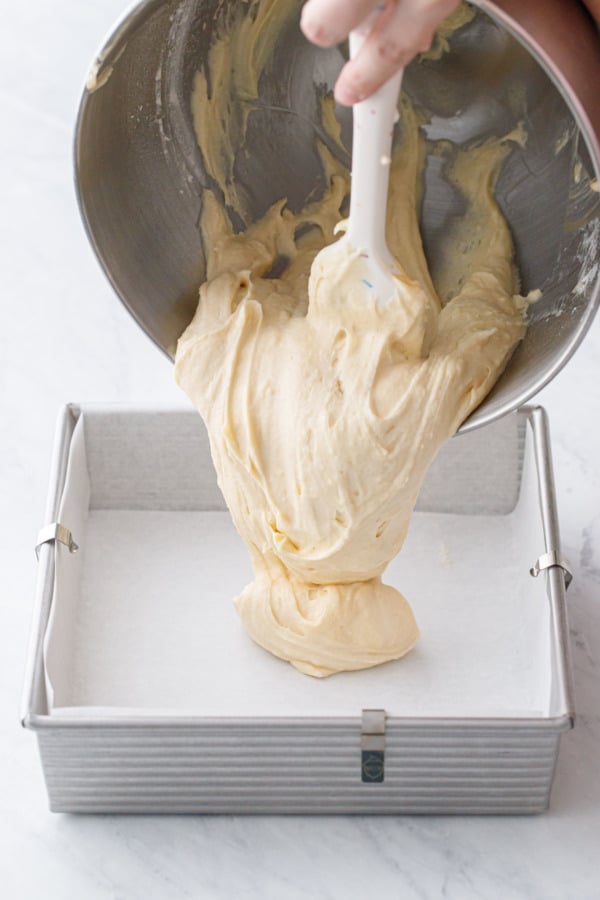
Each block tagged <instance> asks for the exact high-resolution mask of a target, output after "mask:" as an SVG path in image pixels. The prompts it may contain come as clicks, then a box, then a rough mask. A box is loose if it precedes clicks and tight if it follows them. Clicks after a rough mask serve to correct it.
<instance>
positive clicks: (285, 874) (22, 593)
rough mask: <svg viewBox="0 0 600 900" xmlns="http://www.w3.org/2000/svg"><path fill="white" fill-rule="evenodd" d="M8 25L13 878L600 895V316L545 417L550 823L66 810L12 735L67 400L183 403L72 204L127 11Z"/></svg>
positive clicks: (7, 459) (32, 750) (4, 384)
mask: <svg viewBox="0 0 600 900" xmlns="http://www.w3.org/2000/svg"><path fill="white" fill-rule="evenodd" d="M5 6H6V8H4V9H3V13H2V19H3V48H2V56H1V60H0V66H1V67H2V77H1V78H0V115H1V120H2V122H3V129H4V130H3V140H2V142H1V143H0V157H1V161H2V165H0V196H2V206H3V210H2V212H3V215H2V216H1V217H0V255H1V259H2V266H1V271H2V273H3V277H4V289H3V295H2V300H1V301H0V327H1V333H2V335H3V345H2V353H1V355H0V410H1V412H0V416H1V419H0V420H1V422H2V439H1V440H0V498H1V503H2V512H3V515H2V516H1V517H0V560H1V572H2V602H1V603H0V635H1V638H0V640H1V658H2V668H1V670H0V671H1V676H0V705H1V716H0V730H1V733H0V773H1V774H0V798H1V799H0V847H1V850H0V883H1V884H2V886H3V895H4V896H6V897H9V898H11V900H12V898H15V900H29V898H32V900H33V898H36V900H37V898H39V897H43V898H44V900H59V898H60V900H62V898H65V897H71V896H73V897H81V898H85V900H100V898H114V900H138V898H139V900H155V898H156V900H170V898H188V897H189V898H257V900H258V898H261V900H304V898H315V897H318V898H319V900H340V898H343V900H355V898H356V900H359V898H360V900H364V898H365V897H367V896H369V897H377V896H379V897H382V898H388V897H390V898H392V897H393V898H396V897H397V898H402V900H411V898H415V900H421V898H423V900H438V898H449V900H479V898H493V900H495V898H499V900H597V898H599V897H600V854H599V853H598V835H599V834H600V767H599V765H598V758H599V752H600V667H599V659H600V604H599V603H598V597H599V595H600V550H599V546H600V516H599V512H598V510H599V509H600V504H599V501H600V467H599V466H598V460H599V459H600V420H599V419H598V416H597V411H598V409H599V408H600V319H599V320H597V322H596V324H595V325H594V326H593V328H592V330H591V332H590V334H589V335H588V337H587V338H586V340H585V342H584V344H583V346H582V347H581V349H580V350H579V351H578V353H577V354H576V356H575V358H574V359H573V360H572V361H571V362H570V364H569V365H568V367H567V369H566V370H565V371H564V372H563V373H562V374H561V375H560V376H559V377H558V378H557V379H556V380H555V381H554V382H553V383H552V385H550V386H549V387H548V388H547V389H546V390H545V391H544V392H543V393H542V394H541V395H540V397H539V400H540V402H542V403H544V405H545V406H546V407H547V409H548V411H549V413H550V417H551V428H552V434H553V439H554V462H555V472H556V483H557V491H558V502H559V511H560V516H561V529H562V537H563V545H564V553H565V555H566V556H567V557H568V558H569V559H570V560H571V563H572V564H573V567H574V574H575V581H574V583H573V586H572V588H571V590H570V591H569V611H570V627H571V635H572V648H573V659H574V676H575V688H576V701H577V710H578V721H577V727H576V729H575V730H574V731H573V732H572V733H570V734H566V735H565V736H564V737H563V740H562V749H561V754H560V759H559V764H558V770H557V774H556V781H555V787H554V791H553V795H552V803H551V808H550V811H549V812H548V813H547V814H546V815H544V816H540V817H535V818H480V819H477V818H470V819H469V818H397V817H390V818H362V817H354V818H352V817H348V818H340V817H333V818H323V819H317V818H308V817H300V818H284V817H278V818H242V817H217V818H202V817H183V816H182V817H166V818H161V817H122V818H119V817H116V816H89V817H73V816H54V815H52V814H50V813H49V812H48V811H47V805H46V796H45V791H44V786H43V781H42V775H41V771H40V767H39V761H38V758H37V748H36V746H35V740H34V738H33V737H32V735H31V734H29V733H26V732H24V731H23V730H22V729H21V728H20V726H19V722H18V710H19V698H20V690H21V683H22V678H23V668H24V660H25V656H26V650H27V642H28V637H29V624H30V615H31V603H32V596H33V586H34V579H35V556H34V553H33V545H34V542H35V536H36V533H37V530H38V528H39V526H40V525H41V524H42V518H43V514H44V502H45V499H44V498H45V492H46V487H47V480H48V469H49V464H50V453H51V447H52V440H53V429H54V421H55V417H56V413H57V410H58V408H59V406H60V405H62V404H63V403H65V402H67V401H70V400H78V401H83V400H86V401H89V400H103V401H111V400H141V401H155V402H159V403H163V402H167V403H174V404H183V403H184V402H185V401H184V400H183V398H182V397H181V395H180V394H179V391H178V390H177V389H176V388H175V386H174V385H173V383H172V377H171V371H170V367H169V364H168V363H167V362H166V361H165V360H164V359H163V358H162V357H161V355H160V354H159V353H158V352H157V351H156V350H155V348H154V347H153V346H152V345H151V343H150V342H149V341H148V340H147V339H146V338H145V337H144V336H143V335H142V334H141V332H139V331H138V329H137V327H136V326H135V325H134V323H133V321H132V320H130V319H129V317H128V315H127V314H126V312H125V311H124V310H123V309H122V308H121V306H120V305H119V304H118V303H117V302H116V300H115V298H114V296H113V294H112V291H111V289H110V287H109V286H108V284H107V283H106V282H105V280H104V277H103V276H102V274H101V272H100V270H99V268H98V266H97V264H96V262H95V260H94V258H93V255H92V252H91V250H90V249H89V247H88V245H87V240H86V238H85V236H84V233H83V229H82V227H81V225H80V222H79V215H78V212H77V208H76V203H75V199H74V195H73V189H72V174H71V134H72V123H73V120H74V115H75V109H76V104H77V100H78V96H79V90H80V86H81V84H82V83H83V80H84V77H85V74H86V71H87V67H88V64H89V62H90V60H91V59H92V57H93V55H94V53H95V51H96V49H97V47H98V45H99V43H100V40H101V39H102V37H103V35H104V34H105V33H106V31H107V30H108V29H109V27H110V26H111V24H112V22H113V21H114V20H115V19H116V18H117V16H119V15H120V14H121V13H122V11H123V8H124V6H125V3H124V0H102V2H101V3H82V2H80V0H55V2H54V3H47V2H43V0H29V2H28V3H12V4H7V5H5Z"/></svg>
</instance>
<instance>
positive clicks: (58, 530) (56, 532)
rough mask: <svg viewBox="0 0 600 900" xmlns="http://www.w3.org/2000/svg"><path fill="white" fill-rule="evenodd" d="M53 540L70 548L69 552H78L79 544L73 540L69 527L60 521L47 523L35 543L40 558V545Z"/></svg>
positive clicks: (36, 552) (36, 553)
mask: <svg viewBox="0 0 600 900" xmlns="http://www.w3.org/2000/svg"><path fill="white" fill-rule="evenodd" d="M52 541H58V542H59V543H60V544H64V545H65V547H68V548H69V553H77V551H78V550H79V545H78V544H76V543H75V541H74V540H73V535H72V534H71V532H70V531H69V529H68V528H65V526H64V525H61V524H60V522H52V524H51V525H46V526H45V527H44V528H42V530H41V531H40V533H39V534H38V539H37V544H36V545H35V555H36V556H37V558H38V559H39V558H40V547H41V546H42V545H43V544H49V543H51V542H52Z"/></svg>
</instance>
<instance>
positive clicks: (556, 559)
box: [529, 550, 573, 590]
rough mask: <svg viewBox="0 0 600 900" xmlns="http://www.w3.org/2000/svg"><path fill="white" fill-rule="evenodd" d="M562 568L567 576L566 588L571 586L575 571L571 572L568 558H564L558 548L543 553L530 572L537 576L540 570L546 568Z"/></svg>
mask: <svg viewBox="0 0 600 900" xmlns="http://www.w3.org/2000/svg"><path fill="white" fill-rule="evenodd" d="M554 567H556V568H559V569H562V571H563V575H564V576H565V590H566V589H567V588H568V587H569V585H570V584H571V582H572V581H573V573H572V572H571V568H570V566H569V564H568V563H567V562H566V560H564V559H562V557H560V556H559V555H558V553H557V552H556V550H550V551H549V552H548V553H542V555H541V556H540V558H539V559H538V560H537V562H535V563H534V565H533V566H532V567H531V569H530V570H529V574H530V575H533V577H534V578H537V577H538V575H539V574H540V572H543V571H544V569H552V568H554Z"/></svg>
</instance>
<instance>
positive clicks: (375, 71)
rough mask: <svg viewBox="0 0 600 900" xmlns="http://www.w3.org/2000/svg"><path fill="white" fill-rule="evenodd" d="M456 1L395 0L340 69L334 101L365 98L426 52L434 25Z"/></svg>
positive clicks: (453, 7)
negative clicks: (388, 13) (396, 0)
mask: <svg viewBox="0 0 600 900" xmlns="http://www.w3.org/2000/svg"><path fill="white" fill-rule="evenodd" d="M458 5H459V3H458V0H398V3H397V5H396V6H395V7H393V8H392V11H391V15H390V16H383V15H382V16H381V17H380V18H379V19H377V20H376V21H375V24H374V25H373V27H372V29H371V31H370V32H369V34H368V36H367V38H366V39H365V42H364V44H363V45H362V47H361V48H360V50H359V52H358V53H357V55H356V57H355V58H354V59H352V60H350V62H349V63H347V64H346V65H345V66H344V68H343V69H342V73H341V75H340V77H339V79H338V81H337V84H336V86H335V98H336V100H337V101H338V102H339V103H343V104H344V105H345V106H351V105H352V104H353V103H356V102H357V101H359V100H364V98H365V97H369V96H370V95H371V94H372V93H374V91H376V90H377V89H378V88H380V87H381V85H382V84H384V83H385V82H386V81H387V80H388V79H389V78H391V77H392V75H394V74H395V73H396V72H397V71H398V70H399V69H401V68H403V67H404V66H406V65H408V63H409V62H410V61H411V59H412V58H413V57H414V56H416V54H417V53H419V52H421V51H423V50H428V49H429V47H430V46H431V41H432V38H433V35H434V33H435V30H436V28H437V26H438V25H439V24H440V22H442V21H443V19H445V18H446V16H448V15H450V13H451V12H453V11H454V10H455V9H456V8H457V6H458Z"/></svg>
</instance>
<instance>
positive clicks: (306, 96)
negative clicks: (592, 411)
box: [75, 0, 600, 431]
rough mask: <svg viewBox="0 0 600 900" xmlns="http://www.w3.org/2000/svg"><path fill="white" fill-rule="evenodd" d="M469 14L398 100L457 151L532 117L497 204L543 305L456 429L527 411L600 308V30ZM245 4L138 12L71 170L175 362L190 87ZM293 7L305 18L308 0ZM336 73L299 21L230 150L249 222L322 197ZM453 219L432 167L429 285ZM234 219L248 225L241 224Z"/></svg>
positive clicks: (579, 19) (191, 294)
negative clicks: (273, 208) (325, 99)
mask: <svg viewBox="0 0 600 900" xmlns="http://www.w3.org/2000/svg"><path fill="white" fill-rule="evenodd" d="M253 2H256V0H253ZM476 5H477V6H478V7H479V9H478V10H477V14H476V16H475V18H474V19H473V20H472V21H471V22H470V23H469V24H467V25H465V26H464V27H463V28H462V29H460V30H458V31H457V32H456V33H455V34H454V36H453V37H452V39H451V50H450V52H449V53H447V54H445V55H444V56H443V57H442V58H441V59H440V60H438V61H433V60H421V61H416V62H414V63H413V64H412V65H411V66H410V67H409V68H408V70H407V73H406V76H405V89H406V91H407V92H408V93H409V95H410V96H411V97H412V98H413V99H414V100H415V101H416V102H417V103H419V104H420V105H423V106H425V107H426V108H427V109H428V110H429V111H430V112H431V119H430V123H429V125H428V126H427V127H426V132H427V134H428V136H429V137H430V138H432V139H438V138H448V139H449V140H451V141H453V142H456V143H463V142H470V141H473V140H475V139H480V138H484V137H486V136H488V135H490V134H496V135H501V134H504V133H507V132H508V131H509V130H510V129H511V128H512V127H514V126H515V125H517V123H518V121H519V120H520V119H523V118H524V120H525V125H526V128H527V132H528V141H527V144H526V146H525V147H524V148H519V147H517V148H516V149H515V150H514V151H513V153H512V154H511V156H510V158H509V159H508V161H507V163H506V164H505V166H504V169H503V171H502V175H501V177H500V180H499V183H498V187H497V197H498V200H499V203H500V205H501V207H502V209H503V211H504V213H505V215H506V217H507V219H508V222H509V223H510V226H511V229H512V233H513V237H514V242H515V247H516V257H517V264H518V267H519V270H520V273H521V276H522V290H523V291H524V292H527V291H529V290H531V289H534V288H541V289H542V291H543V298H542V300H540V301H539V302H538V303H536V304H535V305H534V306H533V307H531V311H530V326H529V329H528V331H527V335H526V337H525V339H524V341H523V342H522V344H521V345H520V346H519V347H518V349H517V351H516V352H515V354H514V355H513V357H512V359H511V361H510V363H509V365H508V367H507V369H506V371H505V372H504V374H503V375H502V377H501V379H500V380H499V382H498V384H497V385H496V387H495V389H494V390H493V391H492V393H491V394H490V395H489V396H488V397H487V399H486V400H485V401H484V402H483V403H482V405H481V406H480V407H479V409H477V410H476V411H475V412H474V413H473V415H472V416H471V417H470V419H469V420H468V421H467V422H466V423H465V424H464V425H463V427H462V430H463V431H466V430H469V429H470V428H473V427H476V426H478V425H482V424H484V423H487V422H490V421H492V420H493V419H495V418H497V417H499V416H501V415H504V414H505V413H506V412H508V411H509V410H512V409H514V408H516V407H517V406H520V405H521V404H522V403H524V402H525V401H527V400H528V399H529V398H530V397H531V396H532V395H533V394H534V393H536V392H537V391H538V390H539V389H540V388H541V387H542V386H543V385H544V384H546V383H547V382H548V381H549V380H550V379H551V378H552V377H553V376H554V375H555V374H556V373H557V372H558V371H559V370H560V368H561V367H562V366H563V365H564V363H565V362H566V360H567V359H568V358H569V357H570V356H571V355H572V353H573V352H574V350H575V349H576V347H577V346H578V344H579V342H580V341H581V339H582V338H583V336H584V334H585V332H586V331H587V329H588V327H589V325H590V323H591V320H592V317H593V315H594V312H595V310H596V307H597V305H598V302H599V300H600V274H599V256H600V194H598V192H597V187H598V181H597V178H598V174H599V172H600V141H599V136H600V39H599V38H598V34H597V32H596V30H595V28H594V26H593V24H592V22H591V19H590V18H589V17H588V16H587V14H586V12H585V10H584V8H583V7H582V6H579V5H578V4H577V3H576V2H574V0H528V2H527V3H523V2H522V0H502V2H498V3H491V2H483V0H482V2H479V3H478V4H476ZM251 6H252V3H250V4H248V3H241V2H240V0H145V2H142V3H138V4H137V5H136V6H134V8H133V9H132V10H131V11H130V12H129V13H128V14H127V15H126V16H125V17H124V19H123V20H122V22H121V23H120V24H119V25H118V26H117V28H116V29H115V31H114V33H113V34H112V35H111V36H110V37H109V39H108V40H107V42H106V43H105V45H104V46H103V48H102V50H101V51H100V54H99V56H98V60H97V62H96V65H95V66H94V69H93V71H92V74H91V76H90V79H89V80H88V86H87V87H86V90H85V92H84V95H83V98H82V101H81V107H80V112H79V118H78V122H77V132H76V144H75V166H76V179H77V187H78V193H79V199H80V204H81V212H82V216H83V219H84V222H85V224H86V227H87V230H88V234H89V237H90V240H91V242H92V244H93V246H94V249H95V251H96V253H97V255H98V258H99V260H100V262H101V264H102V266H103V268H104V270H105V272H106V274H107V275H108V277H109V279H110V281H111V282H112V284H113V286H114V288H115V290H116V291H117V293H118V295H119V296H120V298H121V300H122V301H123V302H124V304H125V305H126V307H127V308H128V309H129V311H130V312H131V313H132V314H133V316H134V317H135V319H136V320H137V321H138V323H139V324H140V325H141V327H142V328H143V329H144V330H145V331H146V332H147V333H148V335H149V336H150V337H151V338H152V339H153V340H154V341H155V342H156V344H158V346H159V347H161V348H162V349H163V350H164V351H165V352H166V353H167V354H168V355H169V356H171V357H172V356H173V353H174V350H175V345H176V341H177V338H178V337H179V335H180V334H181V332H182V331H183V330H184V328H185V326H186V325H187V324H188V322H189V321H190V319H191V317H192V314H193V312H194V309H195V307H196V304H197V297H198V287H199V285H200V283H201V282H202V280H203V277H204V271H205V265H204V253H205V249H206V248H203V247H202V244H201V240H200V233H199V230H198V218H199V214H200V209H201V204H202V193H203V189H204V187H205V186H206V185H207V183H208V182H207V176H206V173H205V170H204V167H203V164H202V156H201V154H200V152H199V149H198V146H197V142H196V136H195V134H194V129H193V123H192V118H191V109H190V95H191V89H192V81H193V77H194V74H195V72H196V71H197V69H198V68H199V67H200V66H201V65H202V62H203V60H205V59H206V55H207V50H208V47H209V45H210V41H211V40H212V39H213V36H214V34H215V33H216V32H217V31H218V30H220V29H223V28H226V27H227V23H228V22H229V21H231V18H232V17H234V16H237V15H242V14H249V13H248V10H249V9H250V8H251ZM297 6H298V14H299V12H300V8H301V6H302V2H301V0H298V3H297ZM343 61H344V59H343V51H342V50H340V49H332V50H329V51H324V50H320V49H317V48H315V47H313V46H311V45H310V44H309V43H308V42H307V41H306V40H305V39H304V38H303V36H302V35H301V33H300V30H299V28H298V27H297V24H296V23H292V25H291V26H289V27H286V28H285V29H284V30H283V31H282V33H281V35H280V36H279V39H278V42H277V49H276V51H275V53H274V55H273V58H272V60H271V62H270V64H269V65H268V66H267V68H266V70H265V72H264V74H263V77H262V78H261V81H260V85H259V87H260V96H259V101H258V103H257V104H256V106H255V109H254V110H253V112H252V113H251V114H250V118H249V121H248V129H247V135H246V142H245V144H244V146H241V147H240V148H239V152H238V153H237V154H236V162H235V177H236V178H237V179H239V180H240V181H241V183H242V184H243V185H244V187H245V189H246V192H247V194H248V195H249V196H250V198H251V208H252V214H253V216H254V218H258V217H259V216H260V215H261V214H262V213H264V211H265V210H266V209H267V208H268V207H269V206H270V205H271V204H272V203H273V202H275V201H276V200H278V199H280V198H281V197H287V198H288V201H289V204H290V206H291V207H292V208H294V209H297V208H299V207H301V206H303V204H304V203H305V201H306V198H307V197H308V195H309V194H311V195H313V196H314V193H315V189H316V190H317V191H318V190H323V188H324V187H325V184H324V175H323V171H322V167H321V163H320V160H319V156H318V154H317V150H316V141H317V139H318V138H323V134H322V129H321V128H320V125H319V122H320V117H319V112H318V108H319V103H320V99H321V97H322V96H323V92H324V91H326V90H328V89H329V88H331V87H332V86H333V84H334V81H335V79H336V76H337V73H338V72H339V70H340V68H341V66H342V64H343ZM233 102H234V103H236V102H238V103H239V102H242V101H241V99H240V98H234V100H233ZM338 114H339V117H340V120H341V122H342V135H343V138H344V142H345V146H346V147H347V148H348V150H347V153H346V154H345V157H344V159H345V162H346V163H348V162H349V159H350V136H351V129H350V124H351V120H350V115H351V113H350V112H349V111H348V110H344V109H341V108H340V109H339V110H338ZM325 139H326V138H325ZM333 149H334V152H338V154H339V151H336V150H335V148H333ZM594 178H595V179H596V181H595V183H594V181H593V179H594ZM594 188H595V190H594ZM460 211H461V206H460V198H459V197H458V196H457V195H456V192H455V191H454V190H453V189H452V188H451V187H450V185H449V184H448V183H447V182H446V181H445V180H444V177H443V172H442V170H441V166H440V161H439V158H438V157H436V156H435V155H433V154H432V155H431V156H429V157H428V160H427V165H426V170H425V191H424V200H423V208H422V232H423V236H424V242H425V247H426V251H427V254H428V259H429V261H430V264H431V266H432V268H433V270H434V272H435V268H436V259H437V257H436V251H437V248H438V244H439V242H438V240H437V237H438V235H439V234H440V233H441V232H442V231H443V230H444V228H445V227H446V224H447V222H448V221H449V219H450V218H451V217H452V216H455V215H457V214H460ZM230 213H231V217H232V220H233V222H234V224H235V225H236V227H240V226H241V225H242V222H241V221H240V220H239V217H238V216H237V212H236V211H235V210H231V211H230Z"/></svg>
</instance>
